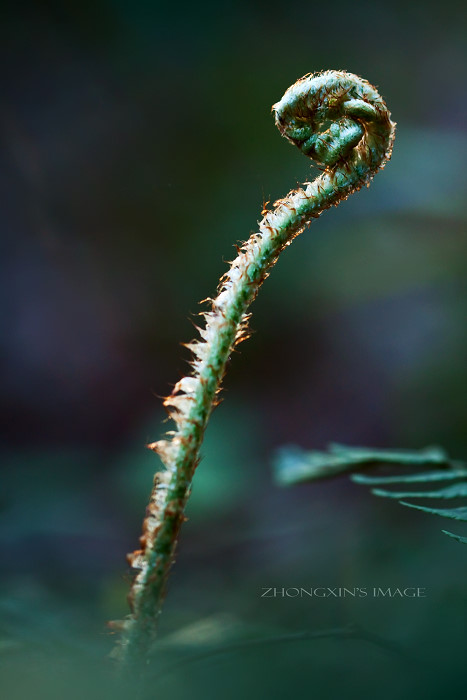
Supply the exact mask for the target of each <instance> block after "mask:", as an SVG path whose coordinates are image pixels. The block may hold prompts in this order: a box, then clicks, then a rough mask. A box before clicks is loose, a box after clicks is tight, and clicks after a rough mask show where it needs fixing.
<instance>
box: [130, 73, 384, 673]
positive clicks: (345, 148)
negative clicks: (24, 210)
mask: <svg viewBox="0 0 467 700" xmlns="http://www.w3.org/2000/svg"><path fill="white" fill-rule="evenodd" d="M273 111H274V113H275V121H276V125H277V126H278V128H279V131H280V132H281V134H282V135H283V136H285V137H286V138H287V139H288V140H289V141H291V142H292V143H294V144H295V145H297V146H298V147H299V148H300V150H301V151H302V152H303V153H304V154H305V155H307V156H309V157H310V158H312V159H313V160H314V161H315V162H317V163H319V164H321V165H322V166H324V169H323V172H322V174H321V175H320V176H319V177H317V178H316V180H314V181H313V182H311V183H307V185H306V188H305V189H303V188H299V189H297V190H293V191H291V192H290V193H289V194H288V195H287V196H286V197H285V198H284V199H281V200H278V201H277V202H275V204H274V207H273V209H272V210H270V211H268V212H267V213H266V214H265V216H264V218H263V219H262V221H261V222H260V224H259V231H258V232H257V233H254V234H253V235H252V236H251V237H250V238H249V240H248V241H247V242H246V243H245V244H244V245H243V246H242V247H241V248H240V250H239V252H238V256H237V257H236V258H235V260H233V262H232V263H231V266H230V269H229V270H228V271H227V272H226V273H225V274H224V276H223V277H222V278H221V281H220V286H219V288H218V293H217V296H216V298H215V299H213V300H212V306H211V310H210V311H208V312H207V313H205V314H204V318H205V321H206V325H205V328H202V329H199V334H200V336H201V340H195V341H193V342H192V343H189V344H188V345H187V347H188V348H189V349H190V350H191V352H192V353H193V356H194V359H193V361H192V367H193V372H192V374H191V375H190V376H187V377H183V379H181V380H180V381H179V382H177V384H176V385H175V388H174V390H173V392H172V394H171V395H170V396H169V397H167V398H166V399H165V401H164V405H165V407H166V408H167V410H168V413H169V416H170V418H172V419H173V421H174V422H175V425H176V430H174V431H172V432H171V433H169V434H168V438H167V439H164V440H159V441H158V442H155V443H153V444H152V445H149V447H150V448H151V449H153V450H154V451H155V452H157V454H158V455H159V456H160V458H161V460H162V462H163V464H164V466H165V470H164V471H163V472H158V473H157V474H156V476H155V480H154V488H153V491H152V494H151V497H150V502H149V506H148V509H147V517H146V519H145V521H144V524H143V535H142V537H141V540H140V541H141V549H140V550H138V551H136V552H134V553H133V554H131V555H129V561H130V564H131V566H132V568H133V570H134V571H135V572H136V574H135V578H134V581H133V585H132V588H131V592H130V595H129V603H130V607H131V615H130V616H129V617H128V618H127V619H126V620H125V621H124V622H123V623H121V624H120V626H121V646H120V655H121V657H123V659H124V660H126V661H129V662H132V661H141V659H142V658H147V655H148V653H149V649H150V647H151V644H152V642H153V641H154V638H155V630H156V621H157V617H158V615H159V613H160V610H161V605H162V601H163V597H164V594H165V589H166V584H167V579H168V575H169V571H170V568H171V565H172V562H173V558H174V553H175V547H176V542H177V538H178V534H179V530H180V527H181V524H182V522H183V520H184V510H185V505H186V502H187V499H188V496H189V494H190V488H191V481H192V478H193V474H194V471H195V469H196V466H197V464H198V462H199V459H200V457H199V452H200V447H201V443H202V440H203V434H204V431H205V428H206V425H207V421H208V419H209V415H210V413H211V411H212V409H213V407H214V405H215V403H216V395H217V393H218V392H219V389H220V385H221V381H222V378H223V375H224V371H225V365H226V362H227V359H228V357H229V355H230V353H231V351H232V349H233V348H234V346H235V345H236V344H237V343H239V342H240V341H241V340H243V339H244V338H245V337H246V335H247V322H248V308H249V306H250V304H251V303H252V301H253V300H254V299H255V296H256V294H257V292H258V289H259V287H260V286H261V284H262V283H263V282H264V280H265V279H266V277H267V276H268V274H269V272H270V270H271V268H272V266H273V265H274V264H275V262H276V261H277V258H278V256H279V254H280V252H281V251H282V250H283V249H284V248H285V247H286V246H287V245H289V243H290V242H291V241H292V239H293V238H295V236H297V235H298V234H299V233H301V232H302V231H303V230H304V228H305V227H306V226H307V225H308V224H309V223H310V222H311V220H312V219H313V218H317V217H318V216H319V215H320V214H321V213H322V212H323V211H324V210H325V209H328V208H329V207H330V206H332V205H337V204H338V203H339V202H340V201H341V200H342V199H346V198H347V196H348V195H349V194H351V193H352V192H354V191H355V190H358V189H360V188H361V187H362V186H363V185H365V184H366V185H368V184H369V183H370V180H371V178H372V177H373V175H374V174H375V173H376V172H377V171H378V170H379V169H381V168H382V167H384V165H385V163H386V161H387V160H388V159H389V158H390V155H391V150H392V144H393V140H394V130H395V124H394V123H393V122H392V121H391V119H390V113H389V111H388V110H387V107H386V105H385V103H384V101H383V100H382V98H381V97H380V96H379V94H378V92H377V91H376V89H375V88H374V87H372V86H371V85H370V84H369V83H368V82H367V81H366V80H363V79H361V78H359V77H357V76H356V75H353V74H351V73H345V72H343V71H326V72H323V73H318V74H315V75H307V76H305V77H303V78H301V79H300V80H298V81H297V82H296V83H295V84H294V85H293V86H292V87H290V88H289V89H288V90H287V91H286V93H285V94H284V96H283V97H282V99H281V100H280V101H279V102H278V103H277V104H275V105H274V106H273Z"/></svg>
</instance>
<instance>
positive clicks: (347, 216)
mask: <svg viewBox="0 0 467 700" xmlns="http://www.w3.org/2000/svg"><path fill="white" fill-rule="evenodd" d="M464 37H465V10H464V9H463V7H462V6H461V4H460V3H458V2H455V1H453V0H447V1H446V2H443V3H441V4H436V3H430V2H428V3H417V2H416V3H412V4H410V3H406V2H404V3H403V2H394V3H391V4H388V3H385V2H382V1H380V0H376V1H375V2H361V3H356V4H350V3H344V2H341V1H340V0H339V1H336V2H333V3H332V4H331V3H326V4H319V5H318V4H316V3H307V4H298V3H297V4H291V3H289V4H283V3H278V2H275V1H272V2H246V1H245V2H223V3H218V4H214V3H212V4H211V3H204V4H197V3H186V2H178V3H160V2H152V3H149V2H147V3H144V2H131V3H130V2H124V1H121V2H117V1H115V0H113V1H111V0H108V1H107V2H104V1H102V0H97V1H95V2H92V3H91V2H88V1H87V0H86V1H85V2H80V3H77V2H68V3H58V2H55V1H53V0H50V1H49V2H37V3H33V2H30V3H21V4H13V3H12V4H11V5H10V6H9V7H6V8H5V9H4V11H3V37H2V41H1V43H0V56H1V65H2V76H3V77H2V82H1V86H2V100H1V117H2V127H3V128H2V132H3V137H4V139H3V149H2V155H1V160H0V177H1V185H2V186H1V191H2V236H1V251H2V254H1V259H0V270H1V274H0V286H1V292H2V299H3V302H2V306H1V311H0V318H1V323H2V332H1V346H0V357H1V359H2V360H3V362H2V366H3V370H2V390H3V391H2V398H1V402H2V409H3V410H2V413H3V415H4V421H3V428H2V447H1V457H2V459H1V462H2V465H3V470H2V471H3V474H2V484H3V488H2V495H1V500H0V551H1V561H2V565H3V566H2V570H3V571H2V580H1V601H0V666H1V676H2V680H1V686H2V687H3V688H5V691H4V693H5V697H6V698H8V700H10V699H11V700H24V699H26V698H30V697H34V698H41V699H42V698H55V697H57V698H63V697H67V698H75V697H76V698H82V697H90V698H94V697H96V698H101V697H120V696H121V697H124V696H127V695H129V694H133V693H134V688H133V685H132V684H130V686H129V687H126V686H125V684H124V682H123V681H118V682H115V680H114V678H113V675H112V670H111V664H110V663H109V662H108V661H107V654H108V652H109V651H110V649H111V647H112V644H113V640H112V638H111V637H109V635H108V633H107V630H106V627H105V622H106V620H109V619H117V618H121V617H123V616H124V615H125V614H126V613H127V606H126V602H125V596H126V593H127V591H128V581H129V578H128V574H127V573H126V572H127V567H126V564H125V554H126V552H128V551H130V550H132V549H134V548H135V547H136V546H137V540H138V536H139V533H140V528H141V521H142V517H143V515H144V509H145V505H146V502H147V498H148V495H149V491H150V487H151V483H152V474H153V472H154V470H155V469H157V468H158V458H157V457H156V456H155V455H154V454H152V453H150V452H149V451H146V450H145V448H144V445H145V444H146V443H147V442H149V441H152V440H156V439H158V438H159V437H161V435H162V432H163V430H164V428H165V427H166V428H168V427H169V426H168V425H166V426H164V425H163V424H162V423H161V421H162V420H163V418H164V415H165V414H164V411H163V409H162V407H161V400H160V398H159V397H160V396H162V395H165V394H167V393H169V391H170V386H171V384H170V383H172V384H173V383H175V382H176V381H177V380H178V379H179V378H180V376H181V375H182V373H184V372H185V371H186V369H187V365H186V362H185V360H186V359H188V353H187V351H186V350H184V349H183V348H181V347H180V345H179V343H180V341H184V342H187V341H189V340H190V339H191V338H192V336H193V334H194V331H193V328H192V326H191V324H190V321H189V320H188V319H189V318H191V319H192V320H194V321H195V322H196V317H195V314H196V313H198V312H199V311H200V310H201V307H200V306H199V305H198V301H199V300H200V299H203V298H205V297H207V296H208V295H212V294H213V293H214V291H215V288H216V280H217V279H218V278H219V277H220V275H221V274H222V273H223V272H224V271H225V269H226V265H225V262H224V261H225V260H230V259H232V257H233V256H234V254H235V249H234V248H233V247H232V246H233V244H234V243H236V242H239V241H242V240H244V239H245V238H247V237H248V235H249V234H250V232H252V231H253V230H255V227H256V222H257V221H258V220H259V218H260V211H261V209H262V206H263V203H264V202H266V201H268V200H269V201H270V202H273V201H274V200H275V199H276V198H278V197H281V196H283V195H284V194H286V192H287V191H288V190H289V189H290V188H292V187H294V186H296V184H297V183H300V182H302V181H304V180H307V179H311V178H312V177H313V176H314V175H315V174H316V173H317V170H316V169H313V168H312V169H311V171H310V164H309V162H307V161H306V159H305V158H304V157H303V156H302V155H301V154H299V153H298V152H297V151H296V149H293V148H291V146H290V145H289V144H287V143H286V141H285V140H283V139H281V138H280V137H279V134H278V132H277V130H276V129H275V127H274V122H273V118H272V116H271V114H270V107H271V105H272V104H273V103H274V102H276V101H277V100H279V99H280V97H281V96H282V94H283V92H284V91H285V90H286V88H287V87H288V86H289V85H290V84H292V83H293V82H294V81H295V80H296V79H297V78H299V77H301V76H302V75H303V74H305V73H308V72H315V71H318V70H321V69H345V70H348V71H350V72H354V73H357V74H359V75H361V76H362V77H364V78H366V79H368V80H369V81H370V82H372V83H374V84H376V85H377V86H378V87H379V89H380V92H381V94H382V95H383V96H384V97H385V99H386V100H387V103H388V106H389V108H390V110H391V112H392V115H393V119H394V120H395V121H396V122H397V123H398V127H397V135H396V142H395V148H394V153H393V157H392V160H391V162H390V163H389V164H388V165H387V168H386V169H385V171H383V172H382V173H381V174H379V175H378V176H377V177H376V178H375V181H374V182H373V184H372V185H371V188H370V189H369V190H366V189H365V190H364V191H361V192H359V193H357V194H356V195H353V196H352V197H351V198H350V199H349V200H348V201H347V202H344V203H343V204H341V205H340V206H339V208H338V209H335V210H334V209H333V210H332V211H330V212H327V213H325V214H324V216H323V217H322V218H321V219H320V220H319V221H317V222H314V223H313V225H312V226H311V228H310V229H309V230H307V231H306V232H305V233H304V234H303V235H302V236H300V237H299V238H298V239H297V240H296V241H294V243H293V245H292V246H291V247H290V248H289V249H287V250H286V251H285V252H284V254H283V256H282V257H281V260H280V261H279V263H278V265H277V268H276V269H275V270H274V271H273V273H272V274H271V277H270V279H268V281H267V283H266V284H265V286H264V289H262V290H261V292H260V295H259V297H258V300H257V301H256V302H255V304H254V306H253V309H252V310H253V318H252V321H251V326H252V328H253V330H254V332H253V334H252V337H251V338H250V339H249V340H248V341H247V342H246V343H245V344H243V345H241V346H240V347H239V348H238V350H239V352H238V353H235V354H234V356H233V358H232V360H231V362H230V363H229V368H228V374H227V377H226V381H225V390H224V393H223V398H224V403H222V404H221V406H220V407H219V408H218V409H217V410H216V412H215V413H214V414H213V417H212V419H211V423H210V426H209V429H208V432H207V435H206V441H205V446H204V449H203V453H204V459H203V461H202V463H201V465H200V467H199V470H198V472H197V474H196V478H195V481H194V488H193V495H192V499H191V501H190V504H189V508H188V516H189V521H188V522H187V523H186V525H185V527H184V530H183V533H182V538H181V542H180V547H179V554H178V558H177V562H176V565H175V568H174V571H173V574H172V578H171V581H170V589H169V593H168V597H167V600H166V605H165V608H164V612H163V615H162V617H161V624H160V640H161V641H160V649H159V651H158V654H157V656H156V660H155V662H154V668H153V669H152V670H151V672H150V682H149V683H148V687H147V688H146V689H143V691H142V695H143V697H145V698H156V697H160V696H162V697H171V698H174V699H176V700H178V699H179V698H180V699H181V700H182V699H183V700H184V699H185V698H190V700H191V699H192V698H193V699H195V700H196V699H197V698H203V699H206V700H208V699H210V698H218V697H225V698H237V697H238V696H239V695H240V694H242V695H243V696H245V697H247V698H258V699H260V700H262V699H263V698H268V699H269V698H271V699H273V700H275V699H276V698H283V697H288V696H289V694H291V693H296V694H297V695H300V696H304V697H316V698H319V699H320V700H322V699H324V700H325V699H327V698H331V699H334V698H336V699H337V698H341V697H345V698H349V697H358V698H374V697H379V698H383V699H384V698H393V697H394V696H395V695H396V694H397V697H399V698H402V699H403V698H418V697H420V698H424V700H425V699H426V700H431V699H433V700H434V699H437V698H441V697H443V698H444V697H449V698H457V697H463V694H462V689H463V686H464V685H465V681H466V678H465V670H464V667H465V621H464V620H465V612H466V589H465V575H466V573H467V564H466V562H467V557H466V554H467V550H466V548H465V547H463V546H461V545H460V544H458V543H456V542H455V541H454V540H451V539H449V538H447V537H445V536H444V535H442V534H441V528H442V527H446V522H444V521H442V520H439V521H438V520H437V519H436V518H434V517H430V516H425V515H424V514H423V513H420V512H416V511H411V510H408V509H403V508H401V507H400V506H399V505H398V504H397V503H391V502H387V501H385V500H379V499H376V498H374V497H373V496H371V495H370V494H369V493H368V491H367V490H366V489H364V488H361V487H358V486H357V485H355V484H352V483H350V482H349V481H348V479H347V478H346V477H343V478H340V479H336V480H334V481H329V482H326V483H317V484H312V485H304V486H297V487H294V488H291V489H284V490H280V489H279V488H278V487H276V486H274V484H273V482H272V469H271V458H272V455H273V454H274V451H275V449H276V448H277V447H279V446H282V445H284V444H289V443H290V444H293V443H295V444H298V445H300V446H302V447H306V448H317V449H321V448H324V447H325V445H326V444H327V443H328V442H329V441H333V440H334V441H339V442H343V443H348V444H352V445H359V444H362V445H368V446H374V447H406V448H418V447H423V446H425V445H428V444H441V445H443V446H444V447H445V448H446V449H447V450H448V452H449V454H450V455H452V456H453V457H457V458H467V438H466V431H465V422H466V413H467V410H466V409H467V404H466V389H467V365H466V357H467V329H466V324H465V318H466V310H467V286H466V281H465V280H466V276H465V268H466V259H467V234H466V228H465V221H466V207H465V196H464V193H465V184H466V183H465V162H464V161H465V146H466V140H467V138H466V133H465V112H466V104H465V90H464V85H465V61H466V55H465V54H466V51H465V39H464ZM448 525H449V523H448ZM448 529H449V527H448ZM452 529H453V528H452ZM455 532H459V533H460V534H465V532H464V533H462V532H461V524H460V525H459V526H458V527H456V529H455ZM269 586H276V587H278V588H281V587H305V588H310V587H316V586H325V587H326V586H329V587H332V588H336V587H339V586H346V587H348V588H353V587H368V588H371V587H373V586H377V587H379V586H381V587H384V588H387V587H390V586H392V587H405V586H421V587H426V588H427V589H428V595H427V597H426V598H425V599H416V600H414V599H404V600H397V599H393V600H386V599H385V600H379V599H361V600H357V599H349V598H345V599H337V600H336V599H322V600H315V599H312V600H310V599H308V598H301V599H290V598H284V599H282V598H276V599H268V600H266V599H262V598H261V589H262V588H263V587H269ZM350 623H354V624H357V625H358V627H359V630H361V632H360V633H359V637H360V638H359V639H346V638H343V637H342V634H341V635H340V636H339V633H337V635H335V636H331V637H330V638H327V639H312V640H300V641H289V642H287V641H283V642H280V641H279V640H278V638H279V637H282V636H284V635H291V634H294V633H297V632H309V633H311V634H312V633H314V632H316V631H320V630H335V629H338V630H342V629H343V628H345V627H346V625H348V624H350ZM256 639H258V640H259V639H265V640H269V642H264V643H258V644H252V643H250V644H247V640H256ZM273 639H276V640H277V641H276V642H274V643H273V642H272V641H271V640H273ZM221 652H222V653H221ZM195 657H196V658H195ZM464 692H465V691H464Z"/></svg>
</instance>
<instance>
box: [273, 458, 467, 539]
mask: <svg viewBox="0 0 467 700" xmlns="http://www.w3.org/2000/svg"><path fill="white" fill-rule="evenodd" d="M378 465H379V466H383V465H390V466H402V467H409V468H410V467H413V468H415V467H424V468H425V467H429V466H432V467H433V469H432V470H431V471H423V472H421V473H420V472H412V473H410V474H395V475H386V474H384V475H376V476H368V475H366V474H352V475H351V477H350V478H351V479H352V481H354V482H356V483H358V484H365V485H367V486H376V485H382V484H403V485H405V484H415V483H416V484H430V483H433V482H434V481H451V480H452V481H453V480H456V479H460V481H459V482H458V483H456V484H451V485H449V486H446V487H444V488H440V489H436V490H426V491H415V490H413V491H411V490H404V491H390V490H387V489H379V488H373V489H372V490H371V493H372V494H373V495H375V496H381V497H382V498H390V499H395V500H398V501H399V503H400V504H401V505H403V506H407V507H409V508H415V509H416V510H421V511H424V512H425V513H430V514H431V515H439V516H441V517H443V518H451V519H454V520H462V521H467V506H461V507H459V508H430V507H427V506H420V505H417V504H414V503H409V502H407V501H405V500H401V499H406V498H439V499H451V498H465V497H467V466H465V465H464V463H462V462H459V461H455V460H451V459H449V457H448V455H447V454H446V452H445V451H444V450H443V449H441V448H440V447H426V448H425V449H422V450H415V451H413V450H412V451H408V450H375V449H371V448H366V447H348V446H345V445H336V444H331V445H329V447H328V450H327V451H326V452H318V451H316V450H312V451H309V452H307V451H305V450H301V449H300V448H298V447H285V448H282V449H281V450H279V451H278V453H277V455H276V458H275V460H274V475H275V480H276V482H277V483H278V484H280V485H281V486H289V485H292V484H296V483H302V482H306V481H316V480H318V479H325V478H329V477H333V476H337V475H338V474H342V473H344V472H352V471H355V470H356V469H361V468H363V467H370V466H373V467H374V466H378ZM440 467H441V468H440ZM443 532H444V533H445V534H446V535H449V537H453V538H454V539H455V540H457V541H458V542H461V543H462V544H467V538H466V537H461V536H460V535H455V534H453V533H452V532H448V531H447V530H443Z"/></svg>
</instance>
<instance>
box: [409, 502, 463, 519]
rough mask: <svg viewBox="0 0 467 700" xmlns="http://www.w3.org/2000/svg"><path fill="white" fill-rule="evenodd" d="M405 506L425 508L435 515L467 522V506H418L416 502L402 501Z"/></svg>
mask: <svg viewBox="0 0 467 700" xmlns="http://www.w3.org/2000/svg"><path fill="white" fill-rule="evenodd" d="M400 504H401V505H403V506H408V507H409V508H416V509H417V510H424V511H425V513H433V515H441V517H442V518H452V519H453V520H464V521H465V522H467V506H463V507H462V508H427V507H426V506H417V505H415V504H414V503H407V502H406V501H400Z"/></svg>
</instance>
